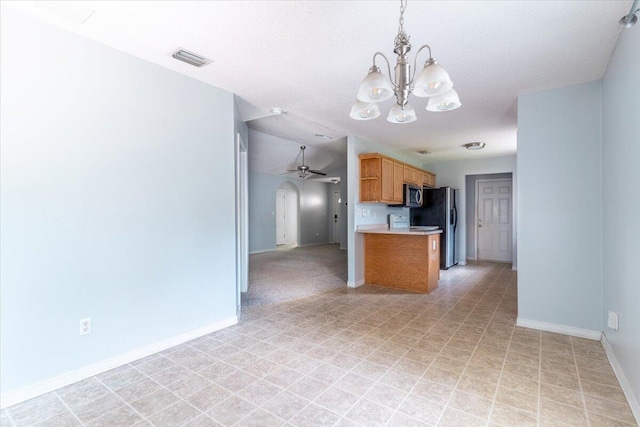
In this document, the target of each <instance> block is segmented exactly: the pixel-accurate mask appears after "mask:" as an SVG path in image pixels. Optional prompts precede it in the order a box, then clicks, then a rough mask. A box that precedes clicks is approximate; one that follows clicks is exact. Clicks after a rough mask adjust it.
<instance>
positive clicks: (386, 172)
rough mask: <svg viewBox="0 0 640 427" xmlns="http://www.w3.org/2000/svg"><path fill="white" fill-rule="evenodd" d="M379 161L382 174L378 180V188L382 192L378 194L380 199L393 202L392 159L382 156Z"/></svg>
mask: <svg viewBox="0 0 640 427" xmlns="http://www.w3.org/2000/svg"><path fill="white" fill-rule="evenodd" d="M380 161H381V164H382V174H381V175H382V176H381V182H380V188H381V191H382V192H381V194H380V200H381V201H387V200H391V201H392V202H393V175H394V169H393V160H389V159H387V158H385V157H382V158H381V159H380Z"/></svg>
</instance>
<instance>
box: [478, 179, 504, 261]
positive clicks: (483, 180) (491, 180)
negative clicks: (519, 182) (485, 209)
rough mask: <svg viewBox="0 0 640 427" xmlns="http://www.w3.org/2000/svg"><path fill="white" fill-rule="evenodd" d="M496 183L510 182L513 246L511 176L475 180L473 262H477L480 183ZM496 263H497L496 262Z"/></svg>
mask: <svg viewBox="0 0 640 427" xmlns="http://www.w3.org/2000/svg"><path fill="white" fill-rule="evenodd" d="M496 181H511V239H512V243H511V244H512V246H513V176H511V178H488V179H476V180H475V187H476V188H475V192H476V203H475V206H474V209H473V233H474V235H475V242H474V243H475V247H474V248H473V256H474V260H476V261H478V247H479V246H480V245H478V209H479V206H480V202H479V200H480V183H481V182H496ZM496 262H498V261H496ZM511 262H512V263H513V247H512V248H511Z"/></svg>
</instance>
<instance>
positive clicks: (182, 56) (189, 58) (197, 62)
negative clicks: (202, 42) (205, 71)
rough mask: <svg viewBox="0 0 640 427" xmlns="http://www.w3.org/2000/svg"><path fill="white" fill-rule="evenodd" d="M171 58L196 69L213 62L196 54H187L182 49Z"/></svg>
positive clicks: (187, 52) (186, 51)
mask: <svg viewBox="0 0 640 427" xmlns="http://www.w3.org/2000/svg"><path fill="white" fill-rule="evenodd" d="M171 56H173V57H174V58H176V59H178V60H180V61H182V62H186V63H187V64H191V65H194V66H196V67H202V66H203V65H207V64H210V63H211V62H213V61H211V60H210V59H207V58H205V57H204V56H200V55H198V54H197V53H193V52H189V51H188V50H184V49H178V50H177V51H176V52H174V54H173V55H171Z"/></svg>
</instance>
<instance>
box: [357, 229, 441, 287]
mask: <svg viewBox="0 0 640 427" xmlns="http://www.w3.org/2000/svg"><path fill="white" fill-rule="evenodd" d="M363 233H364V279H365V283H366V284H368V285H378V286H387V287H390V288H396V289H403V290H406V291H411V292H419V293H429V292H432V291H433V290H435V289H436V288H437V287H438V280H439V279H440V234H439V233H441V231H438V232H435V233H433V234H427V233H411V232H407V233H394V232H387V233H380V232H367V231H363Z"/></svg>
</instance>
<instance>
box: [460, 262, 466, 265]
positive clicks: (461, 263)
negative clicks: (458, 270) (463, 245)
mask: <svg viewBox="0 0 640 427" xmlns="http://www.w3.org/2000/svg"><path fill="white" fill-rule="evenodd" d="M458 265H467V261H458Z"/></svg>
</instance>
